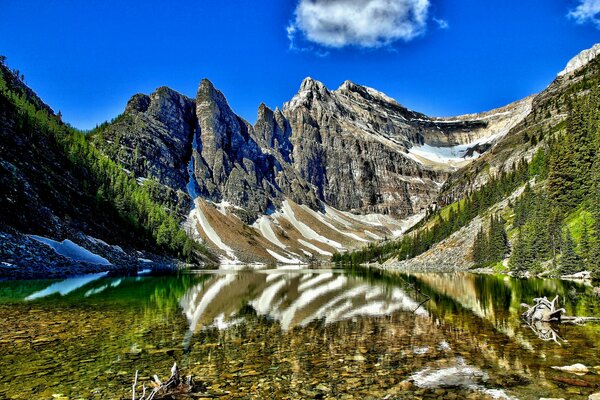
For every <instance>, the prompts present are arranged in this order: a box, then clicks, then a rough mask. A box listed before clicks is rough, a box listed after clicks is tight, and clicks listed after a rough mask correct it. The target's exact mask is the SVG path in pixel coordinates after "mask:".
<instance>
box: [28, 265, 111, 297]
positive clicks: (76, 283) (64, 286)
mask: <svg viewBox="0 0 600 400" xmlns="http://www.w3.org/2000/svg"><path fill="white" fill-rule="evenodd" d="M107 275H108V272H101V273H98V274H90V275H84V276H79V277H76V278H69V279H65V280H62V281H60V282H56V283H53V284H51V285H50V286H48V287H47V288H45V289H43V290H40V291H38V292H35V293H33V294H31V295H29V296H27V297H26V298H25V300H35V299H39V298H42V297H46V296H51V295H53V294H60V295H61V296H65V295H67V294H69V293H71V292H73V291H75V290H77V289H79V288H81V287H83V286H86V285H87V284H89V283H90V282H93V281H96V280H98V279H100V278H103V277H105V276H107Z"/></svg>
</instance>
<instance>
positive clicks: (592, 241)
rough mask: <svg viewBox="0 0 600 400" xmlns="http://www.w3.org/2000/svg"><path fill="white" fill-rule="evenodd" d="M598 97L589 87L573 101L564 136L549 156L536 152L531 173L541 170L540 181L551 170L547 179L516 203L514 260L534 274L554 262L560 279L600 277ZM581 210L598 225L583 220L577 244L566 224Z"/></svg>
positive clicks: (553, 140)
mask: <svg viewBox="0 0 600 400" xmlns="http://www.w3.org/2000/svg"><path fill="white" fill-rule="evenodd" d="M599 93H600V89H598V87H597V86H596V87H591V90H590V92H589V93H587V95H585V96H573V97H572V98H571V99H570V104H571V106H570V112H569V117H568V118H567V120H566V123H565V124H564V126H563V127H564V130H565V132H564V133H562V134H560V133H559V134H557V135H555V136H554V137H551V138H550V140H548V150H547V151H548V156H545V157H544V156H542V155H541V153H539V152H538V154H536V156H535V157H534V159H533V160H532V162H531V164H530V172H533V171H537V172H538V173H539V177H540V178H541V177H543V176H544V171H547V180H546V182H545V185H540V187H539V189H538V190H536V191H533V190H532V189H531V188H529V187H528V188H526V190H525V191H524V193H523V195H522V196H521V197H520V198H519V199H518V200H517V201H516V202H515V207H514V210H515V222H514V225H515V227H519V228H520V229H521V231H520V234H519V237H518V238H517V244H516V245H515V250H514V252H513V255H512V257H511V265H512V266H513V267H514V268H517V269H522V268H526V269H527V268H529V269H531V268H535V264H539V263H542V262H545V261H548V260H550V259H553V260H554V261H555V262H556V261H558V264H559V267H560V273H561V274H572V273H576V272H579V271H582V270H584V269H589V270H592V271H593V272H595V271H598V272H596V274H597V277H598V278H600V265H599V263H600V262H599V261H598V260H599V258H600V257H599V256H600V248H599V243H600V240H599V238H598V236H599V233H600V229H599V228H600V205H599V204H600V160H599V158H600V152H599V151H598V149H599V148H600V140H599V138H598V135H599V129H598V127H599V126H600V124H599V121H600V117H599V116H600V111H599V110H600V96H599ZM545 160H547V161H546V162H547V165H548V167H547V168H545V167H544V162H545ZM583 211H588V212H590V213H591V214H592V216H593V219H594V224H593V226H588V223H587V220H586V219H582V222H581V223H580V224H581V226H580V232H581V235H580V237H579V238H578V243H575V242H574V239H573V237H572V236H571V232H570V230H569V229H568V228H566V227H565V226H564V225H565V222H564V220H565V217H566V216H567V215H568V214H569V213H574V212H583ZM578 224H579V223H578ZM563 231H565V233H564V234H563ZM527 250H529V253H530V254H527V253H528V251H527ZM532 258H533V263H532V262H531V259H532Z"/></svg>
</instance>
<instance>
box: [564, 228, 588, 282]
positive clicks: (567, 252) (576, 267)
mask: <svg viewBox="0 0 600 400" xmlns="http://www.w3.org/2000/svg"><path fill="white" fill-rule="evenodd" d="M582 269H583V268H582V260H581V257H579V254H577V253H576V252H575V243H574V242H573V237H572V236H571V231H570V230H569V229H565V239H564V245H563V251H562V258H561V260H560V273H561V275H570V274H574V273H576V272H579V271H581V270H582Z"/></svg>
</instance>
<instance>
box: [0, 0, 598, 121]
mask: <svg viewBox="0 0 600 400" xmlns="http://www.w3.org/2000/svg"><path fill="white" fill-rule="evenodd" d="M599 16H600V0H572V1H571V0H564V1H561V0H526V1H523V0H520V1H513V0H502V1H481V0H462V1H436V0H275V1H273V0H271V1H266V0H253V1H250V0H246V1H243V0H229V1H208V0H178V1H157V0H146V1H129V0H128V1H123V0H119V1H113V0H103V1H87V0H73V1H67V0H64V1H58V0H54V1H52V0H43V1H42V0H0V54H4V55H6V56H7V57H8V64H9V65H10V66H11V67H13V68H17V69H19V70H20V71H21V72H23V73H24V74H25V78H26V82H27V83H28V84H29V85H30V86H31V87H32V88H33V89H34V90H36V91H37V92H38V94H40V96H41V97H42V98H43V99H44V100H45V101H46V102H47V103H49V104H50V105H51V106H52V107H53V108H54V109H55V110H61V112H62V113H63V117H64V119H65V120H66V121H68V122H70V123H71V124H72V125H74V126H76V127H79V128H91V127H93V126H94V125H95V124H96V123H99V122H102V121H104V120H107V119H111V118H113V117H114V116H116V115H118V114H119V113H120V112H122V110H123V108H124V107H125V104H126V102H127V100H128V99H129V98H130V97H131V96H132V95H133V94H135V93H139V92H142V93H150V92H152V91H153V90H155V89H156V88H157V87H159V86H162V85H166V86H170V87H172V88H174V89H175V90H178V91H180V92H182V93H184V94H186V95H188V96H192V97H193V96H194V95H195V92H196V89H197V86H198V83H199V82H200V79H202V78H203V77H207V78H209V79H210V80H212V81H213V82H214V84H215V85H216V86H217V87H218V88H219V89H221V90H222V91H223V92H224V93H225V95H226V96H227V98H228V101H229V103H230V104H231V106H232V107H233V109H234V110H235V111H236V112H237V113H239V114H240V115H242V116H243V117H244V118H246V119H248V120H250V121H251V122H253V121H254V120H255V119H256V110H257V108H258V105H259V104H260V103H261V102H265V103H266V104H267V105H268V106H270V107H273V108H274V107H275V106H280V105H282V104H283V102H285V101H287V100H289V99H290V98H291V97H292V96H293V95H294V94H295V93H296V91H297V89H298V87H299V85H300V83H301V81H302V79H303V78H304V77H306V76H312V77H313V78H315V79H318V80H320V81H322V82H324V83H325V84H326V85H327V86H328V87H330V88H337V87H338V86H339V85H340V84H341V83H342V82H343V81H344V80H346V79H350V80H352V81H354V82H357V83H360V84H364V85H367V86H371V87H374V88H376V89H378V90H380V91H383V92H385V93H387V94H388V95H390V96H392V97H394V98H396V99H397V100H398V101H399V102H400V103H401V104H403V105H405V106H407V107H409V108H412V109H415V110H417V111H421V112H424V113H426V114H430V115H435V116H448V115H457V114H463V113H471V112H478V111H484V110H487V109H491V108H494V107H498V106H502V105H505V104H507V103H509V102H511V101H514V100H517V99H520V98H522V97H525V96H527V95H529V94H531V93H534V92H538V91H540V90H542V89H543V88H544V87H545V86H546V85H547V84H548V83H550V82H551V81H552V79H553V78H554V76H555V75H556V73H557V72H558V71H560V70H561V69H562V68H563V67H564V65H565V64H566V63H567V61H568V60H569V59H570V58H571V57H572V56H574V55H575V54H577V53H578V52H579V51H580V50H583V49H586V48H589V47H591V46H592V45H593V44H594V43H596V42H600V22H599V19H598V17H599Z"/></svg>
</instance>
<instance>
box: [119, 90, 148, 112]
mask: <svg viewBox="0 0 600 400" xmlns="http://www.w3.org/2000/svg"><path fill="white" fill-rule="evenodd" d="M149 106H150V96H148V95H145V94H143V93H138V94H136V95H133V96H132V97H131V99H129V101H128V102H127V106H126V107H125V113H126V114H129V113H132V112H142V113H143V112H146V110H147V109H148V107H149Z"/></svg>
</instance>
